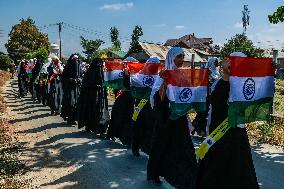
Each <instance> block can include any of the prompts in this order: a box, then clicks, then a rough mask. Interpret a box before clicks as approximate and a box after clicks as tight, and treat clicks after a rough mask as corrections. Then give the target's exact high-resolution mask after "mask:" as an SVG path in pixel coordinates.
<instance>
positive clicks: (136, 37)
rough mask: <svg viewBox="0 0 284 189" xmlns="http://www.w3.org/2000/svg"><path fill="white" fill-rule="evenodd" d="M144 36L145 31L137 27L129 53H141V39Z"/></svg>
mask: <svg viewBox="0 0 284 189" xmlns="http://www.w3.org/2000/svg"><path fill="white" fill-rule="evenodd" d="M142 35H143V30H142V27H141V26H138V25H136V26H135V28H134V30H133V32H132V35H131V39H132V41H131V43H130V47H129V53H135V52H140V51H141V50H142V48H141V46H140V45H139V38H140V36H142Z"/></svg>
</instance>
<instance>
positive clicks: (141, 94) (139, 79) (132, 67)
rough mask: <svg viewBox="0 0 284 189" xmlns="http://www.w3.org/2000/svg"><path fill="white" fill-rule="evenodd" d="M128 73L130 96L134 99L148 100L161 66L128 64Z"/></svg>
mask: <svg viewBox="0 0 284 189" xmlns="http://www.w3.org/2000/svg"><path fill="white" fill-rule="evenodd" d="M127 66H128V69H129V72H130V86H131V94H132V96H133V97H135V98H139V99H143V98H145V99H148V98H149V96H150V93H151V90H152V87H153V84H154V82H155V79H156V77H157V76H158V74H159V72H160V71H161V70H162V69H163V65H161V64H156V63H151V64H150V63H145V64H142V63H128V64H127Z"/></svg>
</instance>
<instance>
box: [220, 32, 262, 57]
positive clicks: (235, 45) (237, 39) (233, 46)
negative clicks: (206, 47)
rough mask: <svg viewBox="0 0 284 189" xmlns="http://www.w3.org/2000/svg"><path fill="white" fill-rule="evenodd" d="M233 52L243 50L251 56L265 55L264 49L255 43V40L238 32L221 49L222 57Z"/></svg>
mask: <svg viewBox="0 0 284 189" xmlns="http://www.w3.org/2000/svg"><path fill="white" fill-rule="evenodd" d="M233 52H243V53H245V54H246V55H247V56H249V57H255V58H257V57H258V58H259V57H263V50H262V49H260V48H257V47H255V46H254V45H253V42H252V41H251V40H249V39H248V37H247V36H246V35H244V34H236V35H235V36H233V37H232V38H231V39H230V40H229V41H228V42H227V43H225V44H224V47H223V48H222V49H221V58H224V57H226V56H228V55H230V54H231V53H233Z"/></svg>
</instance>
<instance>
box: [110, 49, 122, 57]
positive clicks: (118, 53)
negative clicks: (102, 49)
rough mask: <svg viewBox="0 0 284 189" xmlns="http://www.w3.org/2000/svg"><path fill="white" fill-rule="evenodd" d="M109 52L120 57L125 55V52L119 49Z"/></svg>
mask: <svg viewBox="0 0 284 189" xmlns="http://www.w3.org/2000/svg"><path fill="white" fill-rule="evenodd" d="M110 52H112V53H113V54H115V55H117V56H119V57H120V58H123V57H124V56H125V55H126V52H124V51H121V50H120V51H110Z"/></svg>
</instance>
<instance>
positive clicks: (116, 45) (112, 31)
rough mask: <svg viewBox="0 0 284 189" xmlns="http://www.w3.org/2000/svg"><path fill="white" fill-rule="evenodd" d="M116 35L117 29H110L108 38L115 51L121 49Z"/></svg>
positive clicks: (117, 33)
mask: <svg viewBox="0 0 284 189" xmlns="http://www.w3.org/2000/svg"><path fill="white" fill-rule="evenodd" d="M118 35H119V32H118V29H117V28H116V27H111V28H110V38H111V42H112V44H113V47H114V48H115V49H116V50H120V49H121V43H120V41H119V39H118Z"/></svg>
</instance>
